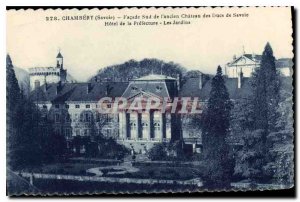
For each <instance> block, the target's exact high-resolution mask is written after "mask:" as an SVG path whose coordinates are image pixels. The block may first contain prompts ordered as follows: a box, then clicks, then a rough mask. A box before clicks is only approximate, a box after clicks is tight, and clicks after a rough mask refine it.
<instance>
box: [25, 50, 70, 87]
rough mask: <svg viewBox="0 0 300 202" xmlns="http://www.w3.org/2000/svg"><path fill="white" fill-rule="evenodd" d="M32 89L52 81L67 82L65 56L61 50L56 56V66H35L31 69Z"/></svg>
mask: <svg viewBox="0 0 300 202" xmlns="http://www.w3.org/2000/svg"><path fill="white" fill-rule="evenodd" d="M29 76H30V90H31V91H32V90H34V89H36V88H39V87H40V86H42V85H45V86H46V85H47V84H51V83H58V82H61V83H65V82H67V70H66V69H64V58H63V56H62V54H61V53H60V51H59V52H58V54H57V56H56V67H34V68H30V69H29Z"/></svg>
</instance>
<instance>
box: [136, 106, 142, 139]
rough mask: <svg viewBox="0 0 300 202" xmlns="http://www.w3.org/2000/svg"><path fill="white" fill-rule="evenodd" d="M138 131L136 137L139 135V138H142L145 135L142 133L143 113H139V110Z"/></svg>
mask: <svg viewBox="0 0 300 202" xmlns="http://www.w3.org/2000/svg"><path fill="white" fill-rule="evenodd" d="M136 126H137V133H136V137H137V140H138V139H139V138H142V137H143V134H142V132H143V131H142V114H141V113H138V112H137V125H136Z"/></svg>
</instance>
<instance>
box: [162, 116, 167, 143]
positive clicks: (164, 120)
mask: <svg viewBox="0 0 300 202" xmlns="http://www.w3.org/2000/svg"><path fill="white" fill-rule="evenodd" d="M161 119H162V126H161V129H162V138H163V139H166V138H167V137H166V128H167V127H166V124H167V123H166V114H165V113H162V114H161Z"/></svg>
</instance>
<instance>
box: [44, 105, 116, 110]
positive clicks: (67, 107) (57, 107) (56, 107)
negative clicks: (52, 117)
mask: <svg viewBox="0 0 300 202" xmlns="http://www.w3.org/2000/svg"><path fill="white" fill-rule="evenodd" d="M54 107H55V109H60V108H61V107H62V106H60V105H59V104H55V105H54ZM106 107H107V108H111V104H107V106H106ZM64 108H65V109H69V108H70V105H68V104H65V105H64ZM75 108H76V109H80V105H79V104H75ZM85 108H86V109H90V108H91V105H90V104H86V105H85ZM96 108H100V105H98V104H96ZM43 109H48V107H47V105H43Z"/></svg>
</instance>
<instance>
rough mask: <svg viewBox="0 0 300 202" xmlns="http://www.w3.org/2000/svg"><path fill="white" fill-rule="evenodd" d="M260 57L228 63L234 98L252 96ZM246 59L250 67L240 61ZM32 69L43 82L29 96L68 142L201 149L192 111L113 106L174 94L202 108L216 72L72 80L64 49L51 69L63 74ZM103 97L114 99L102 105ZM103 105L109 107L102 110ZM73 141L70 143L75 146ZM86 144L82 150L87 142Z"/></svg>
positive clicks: (170, 97) (169, 100)
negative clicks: (177, 144)
mask: <svg viewBox="0 0 300 202" xmlns="http://www.w3.org/2000/svg"><path fill="white" fill-rule="evenodd" d="M256 57H257V59H253V60H251V61H249V60H250V59H249V58H248V57H246V56H245V55H244V56H243V57H241V58H240V59H236V60H235V63H230V64H231V66H230V65H228V66H226V70H225V72H226V75H227V76H225V77H224V80H225V85H226V87H227V89H228V92H229V95H230V98H231V99H232V100H238V99H242V98H245V97H247V96H249V93H250V92H251V85H250V82H249V81H250V78H249V77H250V76H251V72H252V71H253V68H256V67H259V61H260V60H259V56H256ZM242 58H244V59H245V60H246V62H245V64H248V66H247V65H237V64H240V62H241V60H242ZM286 61H287V59H284V60H277V65H278V68H279V62H281V63H282V64H280V66H281V67H283V68H282V69H286V65H287V64H286V63H287V62H286ZM228 64H229V63H228ZM233 64H235V65H233ZM289 65H290V64H289ZM234 68H236V69H234ZM291 68H292V67H289V69H290V70H289V73H287V74H286V75H285V77H283V78H284V81H285V82H283V83H286V81H288V83H290V81H291V76H289V74H291ZM232 70H233V71H232ZM34 71H37V72H35V73H34V74H30V77H31V78H30V81H31V82H34V83H37V82H36V80H39V82H40V83H39V85H36V84H34V85H33V91H32V92H31V99H32V100H33V101H34V102H35V103H36V105H37V106H39V108H40V110H41V112H42V114H43V117H44V118H45V119H49V120H51V121H52V122H53V123H54V130H55V133H57V134H61V135H64V136H65V137H66V139H67V140H68V142H69V143H71V142H72V140H73V139H74V138H75V137H88V138H91V139H93V137H94V136H97V135H103V136H105V137H111V138H113V139H115V140H116V141H117V142H118V143H120V144H123V145H125V146H126V147H128V148H130V149H132V150H134V151H135V152H138V153H146V152H147V151H148V150H149V149H150V148H151V147H153V145H155V144H157V143H161V142H170V141H171V140H183V142H184V144H185V147H186V148H187V150H188V151H189V152H191V153H199V152H201V148H202V134H201V129H200V128H199V126H198V124H197V123H194V122H193V120H194V116H195V115H194V114H189V113H186V114H179V113H170V112H169V111H161V110H160V109H158V108H156V107H152V108H145V107H144V105H143V104H142V105H141V106H140V107H139V108H137V109H134V110H132V109H129V108H128V106H129V105H127V106H126V107H124V108H122V110H114V107H115V106H114V105H113V103H114V101H115V100H116V99H118V98H124V99H126V100H127V101H128V102H129V104H132V103H133V102H135V101H136V100H145V99H146V100H147V99H149V98H156V99H157V100H159V101H160V102H161V103H163V100H167V102H166V103H167V104H166V105H171V103H172V102H173V101H174V99H175V98H183V97H193V98H197V99H198V101H197V102H198V103H197V106H199V109H200V112H201V109H203V106H205V105H206V103H207V101H208V99H209V93H210V91H211V81H212V79H211V78H212V76H209V75H204V74H202V73H200V74H199V75H194V76H193V77H189V78H187V79H184V80H180V79H179V78H180V77H179V76H178V77H177V78H172V77H169V76H166V75H157V74H150V75H146V76H143V77H140V78H137V79H133V80H129V81H118V82H116V81H99V80H95V81H94V82H92V83H75V82H73V83H70V82H64V78H62V76H61V75H62V74H61V73H62V71H64V72H66V70H64V69H63V60H62V56H61V54H60V53H59V55H58V57H57V67H56V69H55V71H53V72H52V73H55V72H59V74H50V73H51V72H47V73H46V72H44V70H43V69H42V70H41V71H39V69H37V68H35V69H34ZM284 71H285V70H284ZM237 73H239V74H237ZM63 74H64V73H63ZM228 74H229V75H228ZM48 76H50V77H49V83H48V80H47V77H48ZM53 76H55V78H53ZM43 81H44V83H43ZM103 98H110V99H109V100H108V101H107V102H103V103H100V102H99V101H100V100H101V99H103ZM141 103H142V102H141ZM103 106H104V108H106V109H110V111H109V110H108V111H109V112H107V113H103V112H101V110H100V109H101V108H103ZM70 145H71V146H70V147H72V144H70ZM82 147H83V148H82V151H83V152H84V151H85V148H84V147H85V146H84V145H83V146H82ZM70 149H74V148H70Z"/></svg>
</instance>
